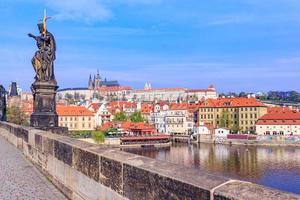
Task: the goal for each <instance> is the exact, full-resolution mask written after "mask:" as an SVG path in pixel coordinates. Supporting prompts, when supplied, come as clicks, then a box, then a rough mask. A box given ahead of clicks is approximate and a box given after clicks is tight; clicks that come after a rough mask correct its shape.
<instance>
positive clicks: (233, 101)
mask: <svg viewBox="0 0 300 200" xmlns="http://www.w3.org/2000/svg"><path fill="white" fill-rule="evenodd" d="M200 107H203V108H210V107H219V108H226V107H229V108H230V107H265V105H264V104H263V103H261V102H260V101H258V100H257V99H256V98H247V97H235V98H218V99H207V100H205V101H204V102H203V103H202V105H201V106H200Z"/></svg>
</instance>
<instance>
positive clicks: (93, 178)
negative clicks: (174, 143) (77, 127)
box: [0, 122, 300, 200]
mask: <svg viewBox="0 0 300 200" xmlns="http://www.w3.org/2000/svg"><path fill="white" fill-rule="evenodd" d="M0 134H1V135H2V136H3V137H4V138H6V139H7V140H8V141H9V142H10V143H12V144H13V145H15V146H16V147H18V148H19V149H20V151H22V152H23V153H24V155H25V156H26V157H27V158H28V159H29V160H30V161H31V162H33V163H34V164H35V165H36V166H37V167H38V168H39V169H40V170H41V171H42V172H43V174H45V176H47V177H48V178H49V180H51V182H52V183H53V184H54V185H56V186H57V187H58V188H59V189H60V190H61V191H62V192H63V193H64V194H65V195H66V196H67V197H68V198H70V199H76V200H87V199H91V200H94V199H95V200H96V199H109V200H110V199H113V200H118V199H133V200H142V199H147V200H151V199H153V200H158V199H163V200H167V199H174V200H177V199H178V200H182V199H187V200H188V199H191V200H192V199H199V200H202V199H203V200H210V199H211V200H212V199H214V200H233V199H234V200H247V199H251V200H252V199H253V200H256V199H259V200H262V199H264V200H271V199H272V200H273V199H279V200H280V199H282V200H292V199H293V200H294V199H300V196H298V195H295V194H290V193H285V192H282V191H278V190H274V189H270V188H267V187H264V186H261V185H257V184H253V183H248V182H242V181H238V180H231V179H228V178H225V177H220V176H216V175H213V174H209V173H207V172H204V171H201V170H197V169H192V168H187V167H184V166H179V165H175V164H171V163H167V162H162V161H157V160H153V159H150V158H146V157H143V156H139V155H135V154H131V153H127V152H123V151H120V150H119V149H116V148H109V147H105V146H101V145H95V144H91V143H87V142H84V141H79V140H76V139H72V138H69V137H67V136H62V135H56V134H53V133H50V132H44V131H41V130H37V129H34V128H31V127H22V126H18V125H14V124H9V123H6V122H0Z"/></svg>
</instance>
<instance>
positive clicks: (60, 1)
mask: <svg viewBox="0 0 300 200" xmlns="http://www.w3.org/2000/svg"><path fill="white" fill-rule="evenodd" d="M46 6H48V7H49V8H51V9H53V10H54V11H56V12H57V14H56V15H55V16H54V18H56V19H59V20H84V21H86V22H92V21H99V20H105V19H107V18H109V17H110V16H111V15H112V14H111V12H110V10H109V9H108V8H106V7H105V6H104V5H103V4H102V3H100V2H99V1H97V0H76V1H74V0H47V2H46Z"/></svg>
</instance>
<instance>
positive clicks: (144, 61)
mask: <svg viewBox="0 0 300 200" xmlns="http://www.w3.org/2000/svg"><path fill="white" fill-rule="evenodd" d="M44 9H47V13H48V15H49V16H51V17H52V18H51V19H50V20H49V21H48V24H47V28H48V31H50V32H51V33H52V34H53V35H54V36H55V38H56V43H57V52H56V61H55V74H56V78H57V81H58V84H59V86H60V88H65V87H85V86H87V81H88V77H89V75H90V74H95V73H96V72H97V69H99V71H100V74H101V75H102V77H103V78H104V77H107V79H108V80H118V81H119V82H120V83H121V84H122V85H129V86H132V87H134V88H143V86H144V84H145V82H146V81H148V82H150V83H151V84H152V87H153V88H162V87H164V88H169V87H186V88H207V87H208V86H209V85H210V84H213V85H214V86H215V87H216V89H217V90H218V91H219V92H239V91H248V92H258V91H269V90H285V91H286V90H297V91H300V84H299V83H300V39H299V38H300V1H299V0H242V1H241V0H204V1H199V0H185V1H182V0H76V1H75V0H43V1H41V0H1V1H0V13H1V15H0V29H1V31H0V84H3V85H4V86H5V87H6V88H7V87H8V85H9V84H10V82H11V81H17V82H18V84H19V85H20V86H21V87H22V88H23V90H27V91H28V90H29V88H30V85H31V83H32V82H33V77H34V70H33V68H32V65H31V58H32V57H33V55H34V52H35V51H36V45H35V42H34V40H33V39H32V38H29V37H28V36H27V33H33V34H35V35H37V34H38V29H37V26H36V24H37V23H38V21H39V19H41V18H42V16H43V10H44Z"/></svg>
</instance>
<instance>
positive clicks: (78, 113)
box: [56, 105, 95, 131]
mask: <svg viewBox="0 0 300 200" xmlns="http://www.w3.org/2000/svg"><path fill="white" fill-rule="evenodd" d="M56 110H57V114H58V122H59V126H63V127H68V129H69V130H70V131H79V130H94V129H95V120H94V114H93V113H92V112H91V111H90V110H88V109H87V108H85V107H82V106H62V105H58V106H57V109H56Z"/></svg>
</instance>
